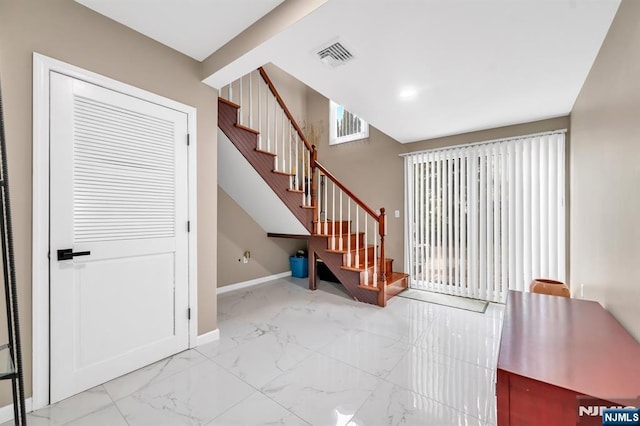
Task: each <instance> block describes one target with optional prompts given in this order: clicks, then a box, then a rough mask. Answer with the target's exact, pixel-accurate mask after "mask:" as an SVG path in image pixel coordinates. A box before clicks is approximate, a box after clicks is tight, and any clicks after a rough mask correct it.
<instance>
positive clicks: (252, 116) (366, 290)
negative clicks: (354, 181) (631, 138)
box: [218, 68, 408, 306]
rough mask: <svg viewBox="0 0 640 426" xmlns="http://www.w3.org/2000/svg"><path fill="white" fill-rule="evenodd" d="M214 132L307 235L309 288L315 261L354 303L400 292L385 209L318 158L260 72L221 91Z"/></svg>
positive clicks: (403, 283)
mask: <svg viewBox="0 0 640 426" xmlns="http://www.w3.org/2000/svg"><path fill="white" fill-rule="evenodd" d="M218 127H219V128H220V130H221V131H222V132H223V133H224V135H226V137H227V138H228V139H229V140H230V141H231V143H232V144H233V145H235V147H236V148H237V149H238V151H240V153H241V154H242V155H243V156H244V157H245V159H246V160H247V161H248V162H249V163H250V164H251V165H252V166H253V168H254V169H255V170H256V171H257V172H258V174H259V175H260V176H261V177H262V179H264V181H265V182H266V183H267V185H268V186H269V187H270V188H271V190H273V192H274V193H275V194H276V195H277V196H278V198H280V200H281V201H282V202H283V203H284V205H286V207H287V208H288V209H289V210H290V211H291V213H293V215H294V216H295V217H296V218H297V219H298V220H299V221H300V223H301V224H302V225H303V226H304V228H305V229H306V230H307V231H308V232H309V236H308V238H309V246H308V251H309V288H310V289H311V290H315V289H316V281H317V272H316V261H317V259H318V258H320V259H322V260H323V261H324V263H325V265H327V267H328V268H329V270H330V271H331V272H332V273H333V274H334V275H335V276H336V278H338V280H339V281H340V283H341V284H342V285H343V286H344V287H345V289H346V290H347V291H348V292H349V294H351V296H352V297H353V298H354V299H356V300H358V301H361V302H365V303H371V304H376V305H378V306H385V305H386V302H387V300H389V299H390V298H391V297H393V296H395V295H396V294H398V293H399V292H400V291H402V290H404V289H405V288H406V287H407V277H408V276H407V275H406V274H404V273H399V272H393V259H387V258H385V253H384V238H385V234H386V215H385V209H384V208H381V209H380V211H379V212H376V211H375V210H373V209H372V208H371V207H369V206H368V205H367V204H365V203H364V202H363V201H362V200H360V199H359V198H358V197H357V196H356V195H355V194H354V193H353V192H351V191H350V190H349V189H348V188H347V187H346V186H345V185H344V184H343V183H342V182H340V181H339V180H338V179H337V178H336V177H335V176H333V175H332V174H331V173H330V172H329V170H327V169H326V168H325V167H324V166H323V165H322V164H321V163H320V162H319V161H318V152H317V150H316V148H315V146H312V145H311V144H310V143H309V142H308V140H307V138H306V137H305V135H304V133H303V131H302V129H301V128H300V126H299V125H298V124H297V123H296V121H295V119H294V118H293V116H292V115H291V113H290V111H289V109H288V108H287V106H286V105H285V103H284V101H283V100H282V98H281V97H280V95H279V93H278V91H277V90H276V88H275V86H274V85H273V83H272V81H271V80H270V78H269V76H268V75H267V73H266V72H265V70H264V69H263V68H259V69H258V70H256V71H254V72H252V73H250V74H248V75H246V76H244V77H242V78H240V79H239V80H237V81H235V82H233V83H231V84H229V85H227V86H226V87H224V88H223V89H222V90H221V97H220V98H218Z"/></svg>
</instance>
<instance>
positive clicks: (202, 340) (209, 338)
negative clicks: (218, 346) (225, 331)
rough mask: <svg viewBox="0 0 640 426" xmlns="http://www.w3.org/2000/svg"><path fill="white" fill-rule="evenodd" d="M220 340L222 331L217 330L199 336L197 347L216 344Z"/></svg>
mask: <svg viewBox="0 0 640 426" xmlns="http://www.w3.org/2000/svg"><path fill="white" fill-rule="evenodd" d="M218 339H220V329H219V328H216V329H215V330H211V331H209V332H206V333H204V334H201V335H199V336H198V340H197V341H196V346H200V345H204V344H207V343H211V342H215V341H216V340H218Z"/></svg>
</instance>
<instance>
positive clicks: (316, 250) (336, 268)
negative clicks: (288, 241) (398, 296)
mask: <svg viewBox="0 0 640 426" xmlns="http://www.w3.org/2000/svg"><path fill="white" fill-rule="evenodd" d="M327 247H328V238H327V237H325V236H318V235H312V236H311V238H310V239H309V265H310V266H311V267H310V269H309V272H310V273H311V274H315V273H316V270H315V267H314V265H315V263H314V260H315V258H314V255H315V256H318V257H319V258H320V259H322V260H323V262H324V264H325V265H327V267H328V268H329V270H330V271H331V273H332V274H333V275H335V277H336V278H337V279H338V280H339V281H340V283H341V284H342V286H343V287H344V288H345V289H346V290H347V292H348V293H349V294H350V295H351V297H353V298H354V299H355V300H358V301H360V302H364V303H371V304H373V305H378V304H379V293H380V292H379V291H375V290H367V289H364V288H362V287H359V284H360V273H359V272H355V271H347V270H345V269H342V254H340V253H330V252H328V251H327ZM310 278H311V280H313V278H314V277H310Z"/></svg>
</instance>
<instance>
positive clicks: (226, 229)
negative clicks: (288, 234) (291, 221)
mask: <svg viewBox="0 0 640 426" xmlns="http://www.w3.org/2000/svg"><path fill="white" fill-rule="evenodd" d="M218 223H219V225H220V227H219V229H218V287H223V286H226V285H229V284H236V283H239V282H243V281H248V280H253V279H256V278H262V277H266V276H269V275H274V274H279V273H281V272H287V271H288V270H289V256H291V255H293V254H295V253H296V251H297V250H299V249H306V247H307V243H306V241H304V240H296V239H288V238H269V237H267V232H266V231H265V230H264V229H262V228H261V227H260V225H258V224H257V223H256V222H255V221H254V220H253V219H251V217H250V216H249V215H248V214H247V213H246V212H245V211H244V210H242V207H240V206H239V205H238V204H237V203H236V202H235V201H233V199H231V197H229V195H227V193H226V192H224V191H223V190H222V189H221V188H220V187H218ZM247 250H249V251H250V252H251V260H249V263H242V262H241V260H242V255H243V253H244V252H245V251H247Z"/></svg>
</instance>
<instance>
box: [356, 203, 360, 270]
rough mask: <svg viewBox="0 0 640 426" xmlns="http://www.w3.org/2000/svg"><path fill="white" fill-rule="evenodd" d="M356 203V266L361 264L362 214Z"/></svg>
mask: <svg viewBox="0 0 640 426" xmlns="http://www.w3.org/2000/svg"><path fill="white" fill-rule="evenodd" d="M358 208H359V207H358V204H356V267H358V266H360V215H358Z"/></svg>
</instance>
